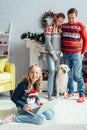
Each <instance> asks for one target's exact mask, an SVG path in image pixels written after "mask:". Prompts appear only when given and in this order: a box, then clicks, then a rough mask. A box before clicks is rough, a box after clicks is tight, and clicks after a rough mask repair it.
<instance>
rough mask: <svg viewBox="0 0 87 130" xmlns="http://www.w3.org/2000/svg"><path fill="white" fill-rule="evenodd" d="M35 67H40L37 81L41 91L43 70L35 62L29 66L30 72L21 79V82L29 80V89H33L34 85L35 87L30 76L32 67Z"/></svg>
mask: <svg viewBox="0 0 87 130" xmlns="http://www.w3.org/2000/svg"><path fill="white" fill-rule="evenodd" d="M33 67H38V69H39V79H38V80H37V81H36V85H38V88H39V91H41V90H42V80H43V78H42V71H41V68H40V67H39V66H38V65H37V64H34V65H32V66H30V67H29V69H28V74H27V75H26V76H25V77H24V78H22V79H21V80H20V82H23V81H27V82H28V89H29V90H31V89H32V87H33V86H32V85H33V84H32V81H31V79H30V77H29V74H30V72H31V69H32V68H33Z"/></svg>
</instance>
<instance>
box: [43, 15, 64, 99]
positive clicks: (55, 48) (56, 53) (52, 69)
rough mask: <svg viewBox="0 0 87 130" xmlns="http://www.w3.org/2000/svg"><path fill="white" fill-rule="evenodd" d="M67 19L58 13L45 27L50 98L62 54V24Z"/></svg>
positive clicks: (50, 97)
mask: <svg viewBox="0 0 87 130" xmlns="http://www.w3.org/2000/svg"><path fill="white" fill-rule="evenodd" d="M64 19H65V15H64V14H63V13H58V14H56V15H55V17H54V19H53V24H52V26H48V27H46V28H45V31H44V33H45V43H46V51H47V52H48V53H47V55H46V58H47V64H48V70H49V77H48V100H49V101H51V100H52V94H53V90H54V89H55V88H54V86H55V76H56V67H57V66H58V65H59V64H60V54H61V42H60V39H61V33H62V30H61V26H62V23H63V21H64Z"/></svg>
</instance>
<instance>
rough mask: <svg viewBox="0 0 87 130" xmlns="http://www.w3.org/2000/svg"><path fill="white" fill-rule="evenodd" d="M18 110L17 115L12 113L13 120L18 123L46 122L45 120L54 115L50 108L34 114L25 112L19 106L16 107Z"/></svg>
mask: <svg viewBox="0 0 87 130" xmlns="http://www.w3.org/2000/svg"><path fill="white" fill-rule="evenodd" d="M18 112H19V115H14V122H18V123H34V124H43V123H45V122H46V120H51V119H53V117H54V112H53V111H52V110H51V109H49V110H47V111H45V112H43V113H42V114H37V115H35V116H32V115H31V114H29V113H27V112H26V111H24V110H23V109H22V108H21V107H18Z"/></svg>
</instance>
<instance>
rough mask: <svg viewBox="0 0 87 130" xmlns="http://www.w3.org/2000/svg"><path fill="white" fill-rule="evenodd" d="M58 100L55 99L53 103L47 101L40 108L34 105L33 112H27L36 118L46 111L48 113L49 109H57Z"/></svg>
mask: <svg viewBox="0 0 87 130" xmlns="http://www.w3.org/2000/svg"><path fill="white" fill-rule="evenodd" d="M57 101H58V100H57V99H54V100H52V101H46V102H45V103H44V104H43V105H41V106H39V105H38V104H34V105H33V106H32V110H29V111H27V110H25V111H26V112H28V113H29V114H31V115H33V116H35V115H37V114H41V113H43V112H44V111H47V110H48V109H53V108H54V107H55V105H56V104H57Z"/></svg>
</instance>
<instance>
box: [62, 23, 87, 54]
mask: <svg viewBox="0 0 87 130" xmlns="http://www.w3.org/2000/svg"><path fill="white" fill-rule="evenodd" d="M62 30H63V34H62V52H65V53H69V54H73V53H77V52H81V53H85V52H86V49H87V32H86V28H85V26H84V25H83V24H82V23H81V22H76V23H74V24H69V23H64V24H63V26H62Z"/></svg>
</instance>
